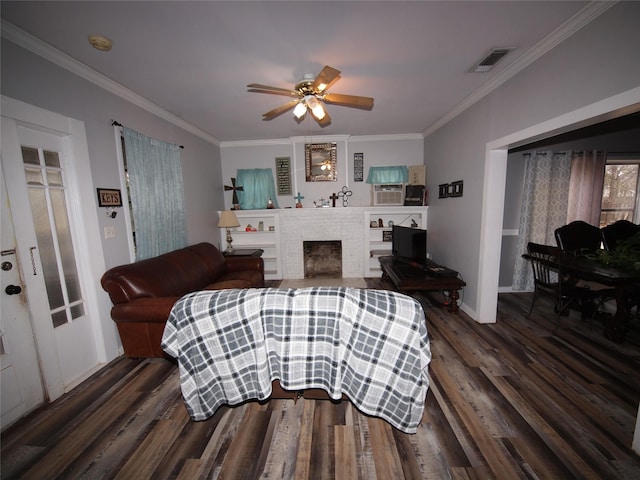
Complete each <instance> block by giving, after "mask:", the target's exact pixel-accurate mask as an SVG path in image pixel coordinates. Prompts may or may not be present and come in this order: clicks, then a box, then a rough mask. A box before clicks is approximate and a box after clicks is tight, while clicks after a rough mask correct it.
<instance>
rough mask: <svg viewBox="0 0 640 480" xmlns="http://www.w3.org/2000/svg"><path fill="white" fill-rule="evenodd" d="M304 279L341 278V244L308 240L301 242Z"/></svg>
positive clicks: (338, 241)
mask: <svg viewBox="0 0 640 480" xmlns="http://www.w3.org/2000/svg"><path fill="white" fill-rule="evenodd" d="M302 251H303V255H304V256H303V260H304V276H305V278H313V277H325V278H340V277H342V242H341V241H340V240H310V241H304V242H302Z"/></svg>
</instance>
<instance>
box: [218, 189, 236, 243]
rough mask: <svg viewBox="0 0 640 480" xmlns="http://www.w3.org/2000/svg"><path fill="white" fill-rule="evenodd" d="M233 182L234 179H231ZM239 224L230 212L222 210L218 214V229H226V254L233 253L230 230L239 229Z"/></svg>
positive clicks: (234, 215)
mask: <svg viewBox="0 0 640 480" xmlns="http://www.w3.org/2000/svg"><path fill="white" fill-rule="evenodd" d="M233 180H235V179H233ZM239 226H240V222H239V221H238V217H236V214H235V213H234V212H233V211H232V210H224V211H222V212H220V220H218V227H220V228H226V229H227V249H226V250H225V252H226V253H233V246H232V245H231V242H232V241H233V238H231V228H233V227H239Z"/></svg>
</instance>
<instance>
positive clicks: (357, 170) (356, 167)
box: [353, 153, 364, 182]
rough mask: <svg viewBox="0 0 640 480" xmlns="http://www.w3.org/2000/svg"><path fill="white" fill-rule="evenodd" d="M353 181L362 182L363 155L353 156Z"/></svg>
mask: <svg viewBox="0 0 640 480" xmlns="http://www.w3.org/2000/svg"><path fill="white" fill-rule="evenodd" d="M353 181H354V182H363V181H364V153H354V154H353Z"/></svg>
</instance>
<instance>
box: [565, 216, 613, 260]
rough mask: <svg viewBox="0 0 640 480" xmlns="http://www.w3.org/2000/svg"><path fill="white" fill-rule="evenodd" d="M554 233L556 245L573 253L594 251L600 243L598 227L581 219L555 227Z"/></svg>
mask: <svg viewBox="0 0 640 480" xmlns="http://www.w3.org/2000/svg"><path fill="white" fill-rule="evenodd" d="M554 235H555V237H556V242H557V243H558V247H560V248H561V249H562V250H563V251H565V252H569V253H573V254H581V253H592V252H595V251H597V250H600V246H601V244H602V233H601V232H600V228H598V227H596V226H594V225H591V224H589V223H587V222H583V221H582V220H575V221H573V222H571V223H568V224H567V225H563V226H562V227H560V228H556V230H555V232H554Z"/></svg>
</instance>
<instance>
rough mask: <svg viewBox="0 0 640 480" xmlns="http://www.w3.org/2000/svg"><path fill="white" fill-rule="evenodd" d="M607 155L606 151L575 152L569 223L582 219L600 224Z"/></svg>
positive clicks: (570, 187) (572, 162)
mask: <svg viewBox="0 0 640 480" xmlns="http://www.w3.org/2000/svg"><path fill="white" fill-rule="evenodd" d="M605 161H606V157H605V154H604V152H601V151H598V150H594V151H592V152H589V151H584V152H573V158H572V160H571V180H570V184H569V204H568V207H567V223H570V222H573V221H574V220H582V221H585V222H587V223H590V224H591V225H595V226H599V225H600V207H601V203H602V185H603V182H604V170H605V163H606V162H605Z"/></svg>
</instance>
